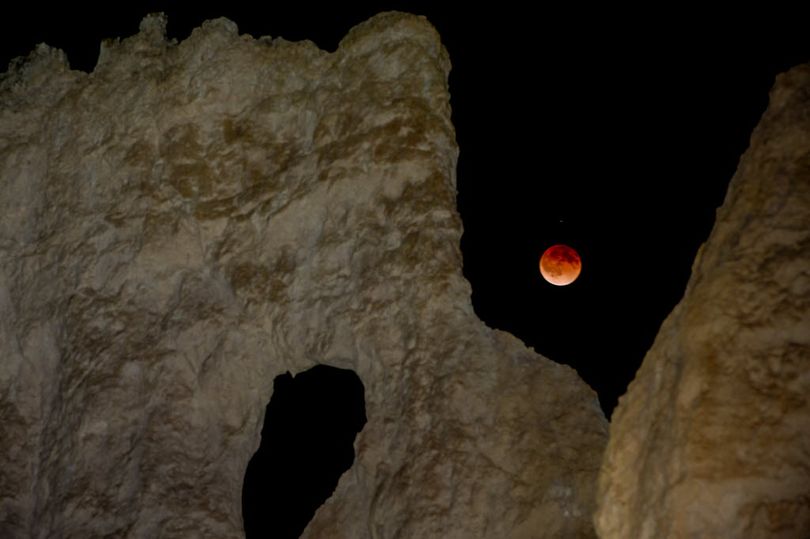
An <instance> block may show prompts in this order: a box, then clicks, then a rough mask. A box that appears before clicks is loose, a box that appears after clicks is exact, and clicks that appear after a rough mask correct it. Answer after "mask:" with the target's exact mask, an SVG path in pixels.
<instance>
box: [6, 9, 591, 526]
mask: <svg viewBox="0 0 810 539" xmlns="http://www.w3.org/2000/svg"><path fill="white" fill-rule="evenodd" d="M449 68H450V64H449V61H448V58H447V54H446V52H445V50H444V49H443V47H442V46H441V43H440V40H439V36H438V35H437V34H436V32H435V30H434V29H433V28H432V27H431V26H430V25H429V24H428V23H427V22H426V21H425V20H423V19H421V18H417V17H413V16H409V15H403V14H384V15H381V16H378V17H375V18H374V19H372V20H371V21H369V22H367V23H364V24H362V25H360V26H358V27H357V28H355V29H353V30H352V31H351V32H350V33H349V35H348V36H347V37H346V38H345V39H344V40H343V42H342V43H341V45H340V48H339V49H338V50H337V51H336V52H335V53H331V54H330V53H326V52H324V51H321V50H319V49H318V48H316V47H315V46H314V45H313V44H312V43H309V42H301V43H290V42H286V41H284V40H281V39H274V40H271V39H269V38H261V39H258V40H256V39H253V38H252V37H250V36H240V35H238V32H237V29H236V27H235V25H234V24H233V23H231V22H230V21H228V20H225V19H219V20H215V21H209V22H208V23H206V24H204V25H203V26H202V27H201V28H198V29H197V30H195V31H194V32H193V33H192V35H191V36H190V37H189V38H188V39H186V40H185V41H183V42H182V43H179V44H178V43H174V42H171V41H167V40H166V38H165V20H164V19H163V18H162V17H160V16H152V17H148V18H147V19H145V20H144V22H143V24H142V27H141V32H140V33H139V34H138V35H136V36H134V37H131V38H128V39H125V40H123V41H120V42H118V41H115V42H109V43H106V44H105V45H104V46H103V47H102V53H101V55H100V59H99V63H98V66H97V67H96V69H95V70H94V72H93V73H91V74H86V73H82V72H75V71H71V70H70V69H69V67H68V64H67V62H66V59H65V57H64V55H63V54H62V53H61V52H60V51H58V50H54V49H51V48H49V47H47V46H44V45H43V46H39V47H38V48H37V49H36V50H35V51H34V52H33V53H32V54H31V56H30V57H29V58H28V59H27V60H26V61H25V62H23V63H18V64H15V65H13V66H12V68H11V69H10V71H9V72H8V73H7V74H6V75H4V76H3V77H2V79H0V178H1V181H2V183H1V184H0V358H2V359H1V360H0V536H2V537H29V536H30V537H65V538H69V537H81V538H87V537H99V536H126V537H150V538H151V537H183V538H186V537H216V538H227V537H240V536H242V521H241V487H242V481H243V477H244V472H245V468H246V466H247V463H248V459H249V458H250V456H251V454H252V453H253V451H254V450H255V449H256V448H257V446H258V444H259V435H260V431H261V425H262V414H263V413H264V408H265V405H266V404H267V402H268V400H269V399H270V396H271V391H272V385H273V380H274V378H275V377H276V376H277V375H278V374H281V373H283V372H286V371H291V372H293V373H297V372H300V371H302V370H305V369H307V368H309V367H311V366H313V365H315V364H318V363H325V364H329V365H333V366H336V367H341V368H351V369H353V370H355V371H356V372H357V373H358V375H359V376H360V378H361V379H362V381H363V383H364V385H365V391H366V396H365V398H366V410H367V415H368V423H367V424H366V426H365V428H364V430H363V431H362V432H361V433H360V435H359V436H358V438H357V441H356V451H357V458H356V461H355V464H354V466H353V467H352V468H351V469H350V470H349V472H347V473H346V474H344V475H343V477H342V478H341V480H340V483H339V485H338V487H337V490H336V492H335V494H334V495H333V496H332V498H331V499H330V500H329V501H328V502H327V503H326V504H325V505H324V506H323V507H322V508H321V509H320V510H319V512H318V513H317V514H316V516H315V519H314V521H313V522H312V523H311V525H310V527H309V528H308V529H307V531H306V532H305V536H306V537H309V538H315V537H319V538H320V537H322V538H329V539H341V538H344V539H362V538H371V537H374V538H393V537H400V538H420V539H423V538H434V537H435V538H443V539H446V538H459V539H471V538H479V537H480V538H498V539H502V538H507V537H513V538H526V539H529V538H539V537H589V536H592V535H593V527H592V523H591V513H592V510H593V503H594V496H593V495H594V493H593V485H594V482H595V477H596V473H597V470H598V467H599V462H600V458H601V453H602V450H603V448H604V444H605V441H606V423H605V420H604V418H603V416H602V414H601V411H600V410H599V406H598V403H597V399H596V395H595V394H594V393H593V392H592V391H591V390H590V389H589V388H588V387H587V386H586V385H585V384H584V383H583V382H582V381H581V380H580V379H579V378H578V377H577V376H576V374H575V373H574V371H573V370H572V369H570V368H568V367H565V366H561V365H558V364H555V363H552V362H550V361H548V360H546V359H544V358H542V357H540V356H538V355H537V354H535V353H534V352H533V351H531V350H528V349H526V348H525V347H524V346H523V345H522V344H521V343H520V342H519V341H517V340H516V339H515V338H513V337H511V336H510V335H508V334H505V333H501V332H498V331H493V330H490V329H488V328H487V327H485V326H484V325H483V324H482V323H481V322H480V321H479V320H478V319H477V318H476V317H475V315H474V313H473V310H472V308H471V303H470V288H469V285H468V283H467V282H466V281H465V280H464V279H463V277H462V274H461V255H460V251H459V238H460V236H461V230H462V229H461V222H460V220H459V217H458V214H457V212H456V209H455V165H456V156H457V148H456V145H455V141H454V131H453V126H452V125H451V123H450V109H449V94H448V88H447V74H448V71H449ZM459 91H462V90H461V89H460V90H459Z"/></svg>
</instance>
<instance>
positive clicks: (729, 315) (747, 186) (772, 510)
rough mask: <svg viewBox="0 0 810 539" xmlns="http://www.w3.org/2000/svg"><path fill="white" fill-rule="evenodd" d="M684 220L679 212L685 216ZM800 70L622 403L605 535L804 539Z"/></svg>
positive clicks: (808, 323)
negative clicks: (681, 296) (683, 291)
mask: <svg viewBox="0 0 810 539" xmlns="http://www.w3.org/2000/svg"><path fill="white" fill-rule="evenodd" d="M684 218H687V219H688V216H684ZM808 395H810V66H808V65H803V66H799V67H796V68H794V69H792V70H790V71H789V72H787V73H785V74H782V75H780V76H779V77H778V78H777V80H776V84H775V86H774V88H773V89H772V91H771V95H770V104H769V106H768V109H767V111H766V112H765V114H764V116H763V117H762V119H761V121H760V123H759V125H758V127H757V128H756V129H755V131H754V133H753V135H752V137H751V144H750V147H749V149H748V151H747V152H746V153H745V155H744V156H743V157H742V160H741V162H740V165H739V168H738V170H737V173H736V175H735V176H734V178H733V179H732V181H731V184H730V186H729V189H728V193H727V196H726V200H725V203H724V204H723V206H722V207H721V208H720V209H719V210H718V213H717V222H716V225H715V227H714V229H713V231H712V233H711V235H710V237H709V239H708V241H707V242H706V243H705V244H704V245H703V246H702V247H701V250H700V252H699V254H698V257H697V260H696V261H695V263H694V265H693V268H692V276H691V279H690V281H689V284H688V285H687V289H686V293H685V295H684V298H683V299H682V300H681V302H680V303H679V305H677V307H676V308H675V309H674V311H673V312H672V313H671V314H670V316H669V317H668V318H667V320H666V321H665V322H664V324H663V326H662V328H661V330H660V332H659V334H658V336H657V338H656V340H655V343H654V344H653V346H652V348H651V350H650V351H649V353H648V354H647V356H646V358H645V359H644V362H643V364H642V367H641V369H640V370H639V372H638V374H637V376H636V379H635V380H634V381H633V383H632V384H631V385H630V388H629V390H628V392H627V394H626V395H624V396H623V397H622V398H621V400H620V401H619V406H618V408H617V409H616V412H615V413H614V415H613V419H612V423H611V426H610V442H609V443H608V448H607V451H606V454H605V459H604V464H603V468H602V470H601V472H600V479H599V494H598V499H599V510H598V513H597V515H596V524H597V530H598V532H599V536H600V537H602V538H604V539H614V538H615V539H620V538H621V539H626V538H628V537H633V538H639V539H646V538H660V537H673V538H681V537H683V538H687V537H688V538H692V537H723V538H728V539H736V538H740V539H744V538H745V539H750V538H754V539H756V538H769V539H770V538H780V539H804V538H807V537H810V400H809V399H808Z"/></svg>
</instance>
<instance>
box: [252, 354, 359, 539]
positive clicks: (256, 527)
mask: <svg viewBox="0 0 810 539" xmlns="http://www.w3.org/2000/svg"><path fill="white" fill-rule="evenodd" d="M365 423H366V406H365V398H364V390H363V383H362V382H361V381H360V378H359V377H358V376H357V374H355V373H354V371H351V370H346V369H337V368H335V367H329V366H326V365H316V366H315V367H313V368H311V369H309V370H307V371H304V372H302V373H299V374H298V375H296V376H295V377H293V376H292V375H290V373H286V374H282V375H280V376H277V377H276V379H275V381H274V382H273V396H272V398H271V399H270V403H269V404H268V405H267V410H266V412H265V417H264V427H263V428H262V441H261V445H260V446H259V449H258V450H257V451H256V453H255V454H254V455H253V457H252V458H251V459H250V462H249V463H248V467H247V471H246V472H245V481H244V484H243V486H242V518H243V520H244V525H245V535H246V537H247V538H248V539H258V538H265V537H272V538H273V539H287V538H290V539H293V538H297V537H300V535H301V533H302V532H303V531H304V528H305V527H306V525H307V524H308V523H309V521H310V520H312V517H313V516H314V515H315V510H316V509H317V508H318V507H320V505H321V504H323V502H325V501H326V500H327V498H329V496H331V495H332V493H333V492H334V490H335V487H336V486H337V483H338V479H339V478H340V476H341V474H343V472H345V471H346V470H348V469H349V468H350V467H351V465H352V463H353V462H354V438H355V436H356V435H357V433H358V432H360V430H361V429H362V428H363V425H365Z"/></svg>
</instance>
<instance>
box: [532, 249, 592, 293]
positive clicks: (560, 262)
mask: <svg viewBox="0 0 810 539" xmlns="http://www.w3.org/2000/svg"><path fill="white" fill-rule="evenodd" d="M580 271H582V260H581V259H580V258H579V253H577V252H576V251H575V250H574V249H572V248H571V247H569V246H567V245H563V244H558V245H552V246H551V247H549V248H548V249H546V251H545V252H544V253H543V256H541V257H540V274H541V275H542V276H543V279H545V280H546V281H548V282H550V283H551V284H553V285H556V286H565V285H568V284H571V283H573V282H574V281H576V280H577V277H579V272H580Z"/></svg>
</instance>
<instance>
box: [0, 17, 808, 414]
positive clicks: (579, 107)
mask: <svg viewBox="0 0 810 539" xmlns="http://www.w3.org/2000/svg"><path fill="white" fill-rule="evenodd" d="M291 4H292V5H290V4H286V3H285V4H278V3H273V2H265V3H256V5H258V6H260V7H256V5H254V6H252V7H246V6H249V5H250V4H246V6H243V5H242V4H241V3H240V2H223V3H222V4H221V5H218V6H213V7H211V6H209V7H200V5H199V4H197V5H195V7H193V8H188V9H183V8H180V7H177V6H178V4H177V3H176V2H137V3H134V5H133V6H131V7H120V6H117V5H113V4H112V3H110V4H109V5H108V6H107V7H106V8H105V9H106V11H103V12H98V11H90V10H89V9H88V10H83V9H82V8H81V7H79V8H77V7H75V5H73V6H72V7H71V8H70V9H68V8H62V9H61V10H58V11H55V12H54V11H50V12H48V13H47V14H46V13H43V10H42V9H40V8H39V7H35V8H30V10H29V12H27V13H26V12H25V10H26V9H29V8H25V7H18V8H15V9H18V10H23V11H20V12H19V13H17V12H15V13H9V12H8V10H7V8H4V9H5V10H6V13H7V16H6V17H3V19H2V27H0V52H1V53H2V54H0V63H2V64H3V66H5V65H6V64H7V62H8V60H9V59H10V58H11V57H14V56H18V55H23V54H27V53H28V52H29V51H30V50H31V49H32V48H33V46H34V45H35V44H36V43H38V42H41V41H46V42H47V43H49V44H50V45H53V46H57V47H60V48H62V49H64V50H65V51H66V52H67V54H68V58H69V60H70V61H71V64H72V65H73V67H74V68H78V69H82V70H86V71H88V70H91V69H92V66H93V65H94V64H95V60H96V57H97V54H98V44H99V42H100V40H101V39H102V38H107V37H115V36H128V35H131V34H134V33H136V32H137V29H138V24H139V22H140V20H141V18H142V16H143V15H144V14H146V13H148V12H151V11H164V12H166V13H167V14H168V17H169V29H168V31H169V35H170V37H174V38H178V39H183V38H185V37H186V36H187V35H188V34H189V33H190V31H191V29H192V28H194V27H196V26H198V25H199V24H200V23H201V22H202V21H203V20H205V19H209V18H214V17H217V16H226V17H228V18H230V19H232V20H234V21H235V22H236V23H237V24H238V25H239V29H240V32H243V33H245V32H246V33H250V34H252V35H253V36H254V37H258V36H260V35H268V34H269V35H272V36H274V37H275V36H282V37H284V38H286V39H289V40H298V39H305V38H306V39H311V40H313V41H314V42H315V43H317V44H318V45H319V46H320V47H321V48H324V49H327V50H334V49H335V48H336V47H337V43H338V41H339V40H340V38H341V37H343V36H344V35H345V33H346V32H347V31H348V30H349V28H351V27H352V26H354V25H355V24H357V23H359V22H361V21H363V20H365V19H367V18H368V17H370V16H371V15H373V14H375V13H377V12H379V11H383V10H388V9H399V10H403V11H410V12H414V13H419V14H424V15H426V16H427V17H428V19H429V20H430V21H431V22H432V23H433V24H434V25H435V26H436V27H437V29H438V30H439V33H440V34H441V36H442V38H443V41H444V43H445V46H446V47H447V48H448V50H449V53H450V58H451V61H452V63H453V71H452V73H451V76H450V91H451V94H452V101H451V105H452V108H453V122H454V124H455V126H456V136H457V141H458V144H459V147H460V151H461V153H460V159H459V165H458V206H459V210H460V212H461V217H462V220H463V223H464V236H463V238H462V251H463V254H464V274H465V276H466V277H467V279H468V280H469V281H470V282H471V283H472V289H473V305H474V307H475V311H476V313H477V314H478V316H479V317H480V318H481V319H482V320H483V321H484V322H485V323H486V324H487V325H489V326H490V327H493V328H499V329H503V330H506V331H509V332H511V333H513V334H514V335H516V336H517V337H518V338H520V339H521V340H522V341H523V342H525V343H526V344H527V345H528V346H530V347H533V348H534V349H535V350H536V351H537V352H539V353H541V354H543V355H544V356H546V357H548V358H550V359H552V360H554V361H557V362H560V363H565V364H568V365H571V366H572V367H574V368H575V369H576V370H577V371H578V372H579V373H580V375H581V376H582V378H583V379H584V380H585V381H586V382H587V383H588V384H589V385H590V386H591V387H593V388H594V389H595V390H596V391H597V392H598V394H599V397H600V401H601V403H602V407H603V409H604V410H605V412H606V414H607V415H608V416H609V415H610V413H611V412H612V410H613V408H614V406H615V404H616V400H617V398H618V396H619V395H621V394H622V393H624V391H625V389H626V387H627V384H628V383H629V382H630V381H631V380H632V378H633V376H634V373H635V371H636V370H637V368H638V366H639V365H640V363H641V361H642V359H643V357H644V354H645V352H646V351H647V350H648V349H649V347H650V345H651V344H652V342H653V339H654V337H655V335H656V333H657V331H658V328H659V327H660V325H661V323H662V321H663V320H664V318H665V317H666V316H667V314H668V313H669V312H670V311H671V310H672V308H673V307H674V306H675V304H676V303H677V302H678V301H679V299H680V298H681V296H682V295H683V292H684V289H685V286H686V282H687V280H688V278H689V273H690V267H691V264H692V261H693V259H694V256H695V254H696V252H697V249H698V247H699V246H700V244H701V243H702V242H703V241H705V240H706V238H707V237H708V234H709V232H710V230H711V227H712V225H713V222H714V215H715V210H716V209H717V207H718V206H719V205H721V204H722V202H723V198H724V195H725V190H726V188H727V186H728V182H729V180H730V179H731V176H732V175H733V174H734V171H735V169H736V166H737V162H738V160H739V158H740V155H741V154H742V153H743V151H744V150H745V149H746V147H747V144H748V140H749V137H750V134H751V131H752V129H753V128H754V126H755V125H756V122H757V121H758V119H759V117H760V116H761V114H762V113H763V111H764V110H765V107H766V105H767V96H768V90H769V88H770V87H771V85H772V83H773V80H774V77H775V75H776V74H777V73H779V72H781V71H784V70H785V69H787V68H789V67H790V66H793V65H796V64H798V63H802V62H808V61H810V39H807V32H806V29H805V28H803V26H802V24H803V23H804V21H805V19H804V17H802V16H799V14H797V13H790V12H782V13H779V14H777V15H774V14H769V13H763V12H754V11H751V12H749V13H745V14H743V15H740V13H739V11H738V12H737V13H735V14H734V15H731V14H729V13H725V14H722V15H717V14H709V13H706V12H704V11H700V12H698V11H695V12H667V13H663V12H662V13H643V12H639V11H627V12H624V13H622V12H618V11H610V10H607V9H602V11H599V12H596V11H590V10H588V9H586V8H585V7H582V6H577V7H575V8H572V9H571V10H570V11H567V12H564V11H543V10H542V9H541V10H540V11H538V12H534V13H530V12H526V11H523V10H522V9H518V8H517V7H514V8H510V7H508V4H506V3H504V2H497V3H493V4H492V5H490V6H489V7H481V8H467V7H465V8H455V9H454V8H451V7H450V6H448V5H441V4H448V3H446V2H378V3H376V4H374V5H373V6H371V7H368V6H366V5H364V6H363V7H360V4H351V3H350V6H354V7H348V8H347V7H346V5H345V4H344V3H337V2H335V3H332V4H331V7H329V8H325V9H317V8H316V7H315V6H313V5H312V4H310V3H306V2H293V3H291ZM537 5H538V6H540V5H542V4H537ZM34 9H36V10H37V11H34ZM739 9H740V8H739V6H737V7H735V10H739ZM640 21H643V22H640ZM68 23H69V24H71V25H74V26H72V27H70V26H68ZM559 242H564V243H568V244H570V245H571V246H573V247H575V248H576V249H577V250H578V251H579V252H580V254H581V256H582V259H583V271H582V275H581V276H580V279H579V280H578V281H576V282H575V283H573V284H572V285H570V286H568V287H554V286H552V285H549V284H547V283H545V282H544V281H543V280H542V279H541V277H540V275H539V273H538V268H537V262H538V259H539V256H540V254H541V253H542V252H543V250H544V249H545V248H546V247H548V246H549V245H551V244H552V243H559Z"/></svg>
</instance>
